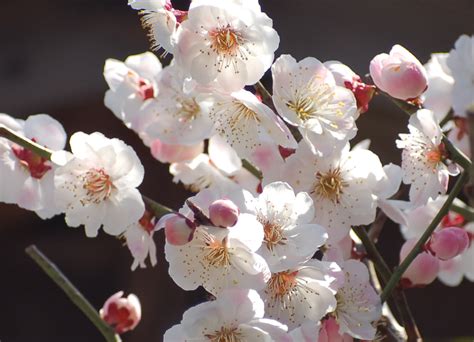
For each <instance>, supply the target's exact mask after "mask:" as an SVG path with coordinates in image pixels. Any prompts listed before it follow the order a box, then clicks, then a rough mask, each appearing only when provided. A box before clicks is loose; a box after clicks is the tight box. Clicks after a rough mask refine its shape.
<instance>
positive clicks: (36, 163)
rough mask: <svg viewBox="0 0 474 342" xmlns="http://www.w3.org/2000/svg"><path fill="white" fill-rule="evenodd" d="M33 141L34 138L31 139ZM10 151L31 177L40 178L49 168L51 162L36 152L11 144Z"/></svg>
mask: <svg viewBox="0 0 474 342" xmlns="http://www.w3.org/2000/svg"><path fill="white" fill-rule="evenodd" d="M32 140H33V141H35V139H32ZM12 151H13V154H14V155H15V157H17V158H18V160H19V161H20V165H21V166H22V167H23V168H24V169H26V170H28V171H29V173H30V175H31V177H33V178H36V179H41V178H43V176H44V175H45V174H46V172H48V171H49V170H51V164H50V163H49V161H48V159H46V158H43V157H40V156H39V155H37V154H36V153H34V152H32V151H30V150H28V149H26V148H23V147H20V146H12Z"/></svg>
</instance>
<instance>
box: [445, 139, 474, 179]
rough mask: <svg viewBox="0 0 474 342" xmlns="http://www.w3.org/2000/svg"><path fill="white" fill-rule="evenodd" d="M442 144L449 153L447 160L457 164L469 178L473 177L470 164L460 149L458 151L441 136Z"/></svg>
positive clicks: (473, 173)
mask: <svg viewBox="0 0 474 342" xmlns="http://www.w3.org/2000/svg"><path fill="white" fill-rule="evenodd" d="M443 143H444V146H445V147H446V149H447V150H448V151H449V153H450V155H449V158H450V159H451V160H452V161H454V162H455V163H457V164H459V165H460V166H461V167H462V168H463V169H464V170H465V171H467V172H470V173H471V174H472V176H471V177H474V171H473V170H472V167H473V166H472V162H471V160H470V159H469V157H467V156H466V155H465V154H464V153H463V152H462V151H461V150H460V149H458V148H457V147H456V146H454V144H453V143H452V142H451V141H450V140H449V139H448V138H447V137H446V136H445V135H443Z"/></svg>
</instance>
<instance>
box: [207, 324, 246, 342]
mask: <svg viewBox="0 0 474 342" xmlns="http://www.w3.org/2000/svg"><path fill="white" fill-rule="evenodd" d="M204 336H205V337H206V338H207V339H208V340H209V341H211V342H240V341H243V340H242V334H241V333H240V332H238V331H237V328H227V327H222V328H221V330H216V331H214V332H213V333H212V334H206V335H204Z"/></svg>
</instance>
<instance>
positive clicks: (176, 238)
mask: <svg viewBox="0 0 474 342" xmlns="http://www.w3.org/2000/svg"><path fill="white" fill-rule="evenodd" d="M195 229H196V226H195V224H194V223H193V222H192V221H191V220H189V219H188V218H186V217H184V216H182V215H180V214H174V215H171V216H170V217H169V218H168V219H167V220H166V222H165V236H166V241H168V243H170V244H172V245H175V246H182V245H185V244H187V243H188V242H189V241H191V240H192V239H193V236H194V230H195Z"/></svg>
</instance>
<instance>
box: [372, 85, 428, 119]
mask: <svg viewBox="0 0 474 342" xmlns="http://www.w3.org/2000/svg"><path fill="white" fill-rule="evenodd" d="M377 93H379V94H381V95H383V96H385V97H387V98H389V99H390V100H391V101H392V102H393V103H395V104H396V105H397V106H398V108H400V109H401V110H403V111H404V112H405V113H406V114H408V115H412V114H414V113H416V112H417V111H418V110H419V109H420V108H419V107H417V106H415V105H412V104H410V103H408V102H406V101H402V100H399V99H395V98H393V97H391V96H390V95H388V94H387V93H385V92H383V91H381V90H380V89H377Z"/></svg>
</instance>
